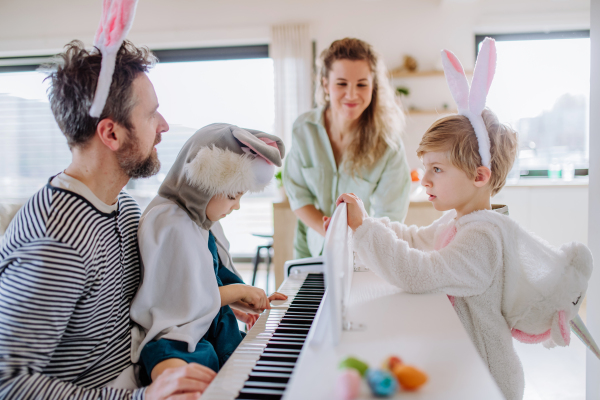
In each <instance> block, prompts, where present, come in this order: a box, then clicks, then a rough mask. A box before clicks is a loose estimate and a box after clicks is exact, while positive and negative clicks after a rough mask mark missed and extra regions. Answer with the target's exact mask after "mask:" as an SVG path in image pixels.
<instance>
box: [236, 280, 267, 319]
mask: <svg viewBox="0 0 600 400" xmlns="http://www.w3.org/2000/svg"><path fill="white" fill-rule="evenodd" d="M240 301H241V302H243V303H246V305H247V306H248V307H250V308H251V309H252V310H253V311H254V312H257V313H259V314H260V313H261V312H263V311H265V310H266V309H270V308H271V304H270V303H269V299H267V295H266V294H265V291H264V290H262V289H259V288H257V287H254V286H248V285H245V286H244V289H243V291H242V296H241V298H240Z"/></svg>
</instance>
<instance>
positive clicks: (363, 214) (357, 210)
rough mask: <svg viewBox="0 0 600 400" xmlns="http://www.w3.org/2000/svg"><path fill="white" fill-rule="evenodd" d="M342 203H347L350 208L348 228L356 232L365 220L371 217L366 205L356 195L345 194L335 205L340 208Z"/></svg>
mask: <svg viewBox="0 0 600 400" xmlns="http://www.w3.org/2000/svg"><path fill="white" fill-rule="evenodd" d="M340 203H346V204H347V206H348V226H349V227H350V228H351V229H352V230H353V231H356V229H358V227H359V226H361V225H362V223H363V221H364V219H365V218H368V217H369V214H367V210H365V205H364V204H363V202H362V200H361V199H360V198H358V196H357V195H355V194H354V193H344V194H342V195H341V196H340V197H338V199H337V201H336V203H335V205H336V206H339V205H340Z"/></svg>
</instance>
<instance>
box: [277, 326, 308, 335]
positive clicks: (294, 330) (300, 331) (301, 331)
mask: <svg viewBox="0 0 600 400" xmlns="http://www.w3.org/2000/svg"><path fill="white" fill-rule="evenodd" d="M308 329H309V328H286V327H281V328H277V329H275V333H297V334H300V335H301V334H308Z"/></svg>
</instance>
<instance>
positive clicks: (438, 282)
mask: <svg viewBox="0 0 600 400" xmlns="http://www.w3.org/2000/svg"><path fill="white" fill-rule="evenodd" d="M455 217H456V212H455V211H451V212H448V213H447V214H445V215H444V216H443V217H442V218H440V219H439V220H437V221H435V222H434V223H433V224H432V225H430V226H427V227H422V228H417V227H416V226H410V227H408V226H406V225H403V224H400V223H398V222H390V221H389V219H387V218H382V219H376V218H367V219H365V221H364V222H363V224H362V226H360V227H359V228H358V229H357V230H356V232H355V234H354V237H353V247H354V251H355V252H356V255H357V258H358V260H359V261H360V262H362V263H363V264H364V265H368V266H369V268H370V269H371V270H373V271H374V272H376V273H377V274H378V275H380V276H382V277H384V278H385V279H386V280H387V281H388V282H390V283H393V284H395V285H397V286H399V287H401V288H403V289H404V290H406V291H407V292H410V293H445V294H447V295H449V296H454V309H455V310H456V312H457V314H458V317H459V318H460V320H461V322H462V323H463V325H464V327H465V329H466V331H467V332H468V334H469V336H470V337H471V340H472V341H473V343H474V344H475V347H476V348H477V350H478V352H479V354H480V355H481V357H482V358H483V360H484V362H485V363H486V364H487V365H488V367H489V369H490V372H491V373H492V376H493V377H494V379H495V380H496V382H497V383H498V386H499V387H500V389H501V390H502V392H503V393H504V395H505V396H506V398H507V399H521V398H522V396H523V389H524V378H523V370H522V366H521V363H520V361H519V358H518V356H517V354H516V353H515V351H514V348H513V343H512V340H513V339H512V338H513V336H515V337H516V338H517V339H522V338H523V337H526V338H528V339H527V340H529V342H537V341H541V340H546V341H548V343H552V344H554V343H555V344H558V345H561V346H565V345H567V344H568V343H569V324H568V322H569V321H570V319H571V318H573V317H574V316H576V315H577V312H578V310H579V307H580V305H581V300H582V299H583V298H584V297H585V292H586V289H587V282H588V279H589V277H590V275H591V272H592V258H591V254H590V252H589V250H588V249H587V248H586V247H585V246H583V245H581V244H579V243H570V244H566V245H563V246H561V247H560V248H555V247H552V246H550V245H549V244H548V243H546V242H544V241H543V240H541V239H539V238H537V237H535V236H533V235H531V234H530V233H528V232H526V231H525V230H524V229H523V228H522V227H520V226H519V225H518V224H517V223H516V222H515V221H513V220H512V219H510V218H509V217H507V216H505V215H501V214H499V213H497V212H495V211H487V210H483V211H476V212H474V213H471V214H469V215H466V216H463V217H462V218H460V219H458V220H457V221H455V220H454V218H455ZM453 228H455V234H454V236H453V238H452V240H451V241H450V243H449V244H448V245H447V246H445V247H443V248H440V246H439V243H440V242H443V241H445V240H447V238H446V237H445V236H446V235H445V233H446V232H448V230H452V229H453ZM436 249H438V250H436ZM517 330H518V331H520V332H521V333H520V334H518V335H515V332H516V331H517Z"/></svg>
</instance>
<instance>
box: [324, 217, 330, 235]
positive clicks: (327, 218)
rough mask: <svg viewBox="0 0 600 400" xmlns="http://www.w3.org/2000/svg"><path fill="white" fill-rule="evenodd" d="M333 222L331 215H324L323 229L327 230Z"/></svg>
mask: <svg viewBox="0 0 600 400" xmlns="http://www.w3.org/2000/svg"><path fill="white" fill-rule="evenodd" d="M330 223H331V217H326V216H323V230H324V231H325V232H327V228H329V224H330Z"/></svg>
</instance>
